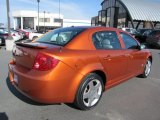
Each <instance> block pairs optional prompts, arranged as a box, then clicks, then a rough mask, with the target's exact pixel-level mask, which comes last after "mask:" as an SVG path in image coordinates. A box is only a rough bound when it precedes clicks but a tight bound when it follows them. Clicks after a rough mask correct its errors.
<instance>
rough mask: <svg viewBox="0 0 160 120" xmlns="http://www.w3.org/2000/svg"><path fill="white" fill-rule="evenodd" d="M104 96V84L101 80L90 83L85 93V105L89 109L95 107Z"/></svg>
mask: <svg viewBox="0 0 160 120" xmlns="http://www.w3.org/2000/svg"><path fill="white" fill-rule="evenodd" d="M101 95H102V84H101V82H100V81H99V80H97V79H93V80H92V81H90V82H89V83H88V84H87V85H86V87H85V89H84V93H83V103H84V105H85V106H87V107H92V106H94V105H95V104H96V103H97V102H98V101H99V99H100V97H101Z"/></svg>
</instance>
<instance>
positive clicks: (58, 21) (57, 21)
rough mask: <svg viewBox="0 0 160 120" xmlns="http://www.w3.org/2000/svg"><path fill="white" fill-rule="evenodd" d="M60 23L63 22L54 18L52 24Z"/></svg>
mask: <svg viewBox="0 0 160 120" xmlns="http://www.w3.org/2000/svg"><path fill="white" fill-rule="evenodd" d="M62 21H63V20H62V19H59V18H54V22H55V23H62Z"/></svg>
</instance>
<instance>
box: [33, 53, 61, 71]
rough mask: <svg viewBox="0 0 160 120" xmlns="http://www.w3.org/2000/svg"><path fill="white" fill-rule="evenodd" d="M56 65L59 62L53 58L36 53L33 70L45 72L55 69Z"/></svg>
mask: <svg viewBox="0 0 160 120" xmlns="http://www.w3.org/2000/svg"><path fill="white" fill-rule="evenodd" d="M58 63H59V60H57V59H55V58H54V57H51V56H48V55H45V54H43V53H38V55H37V57H36V59H35V62H34V65H33V69H34V70H40V71H47V70H51V69H53V68H55V67H56V66H57V64H58Z"/></svg>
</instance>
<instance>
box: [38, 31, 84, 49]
mask: <svg viewBox="0 0 160 120" xmlns="http://www.w3.org/2000/svg"><path fill="white" fill-rule="evenodd" d="M84 30H85V28H59V29H56V30H54V31H52V32H49V33H48V34H46V35H44V36H42V37H41V38H39V39H37V40H36V42H40V43H48V44H54V45H60V46H65V45H66V44H67V43H68V42H69V41H71V40H72V39H73V38H74V37H76V36H77V35H78V34H80V33H81V32H83V31H84Z"/></svg>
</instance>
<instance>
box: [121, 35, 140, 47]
mask: <svg viewBox="0 0 160 120" xmlns="http://www.w3.org/2000/svg"><path fill="white" fill-rule="evenodd" d="M120 35H121V37H122V40H123V42H124V44H125V47H126V49H137V48H138V46H139V45H138V43H137V41H136V40H135V39H133V38H132V37H131V36H130V35H127V34H125V33H120Z"/></svg>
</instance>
